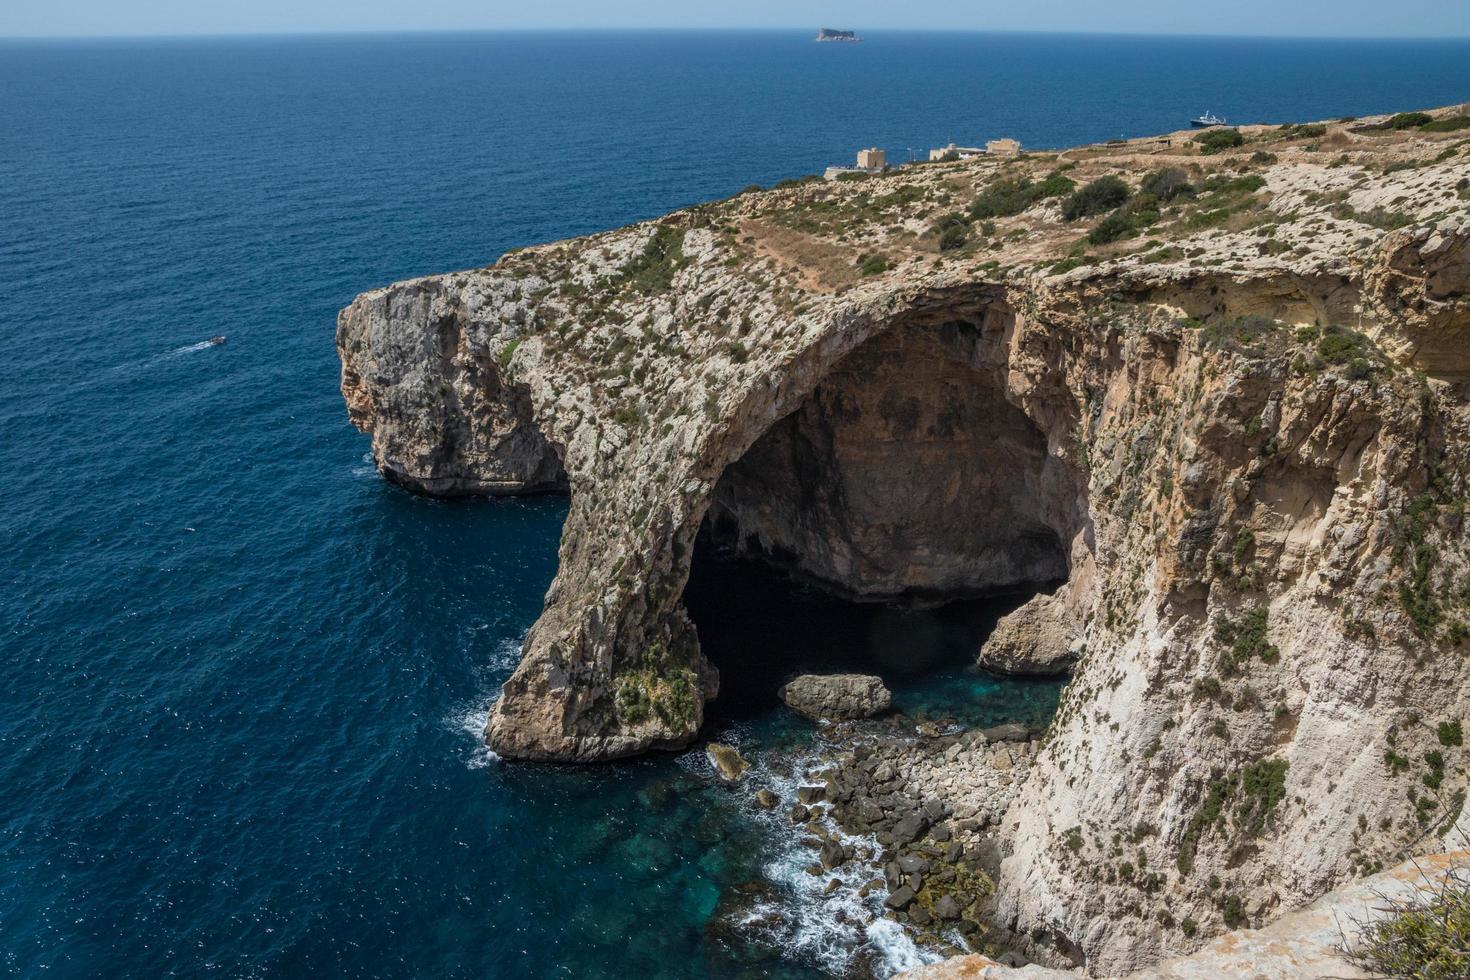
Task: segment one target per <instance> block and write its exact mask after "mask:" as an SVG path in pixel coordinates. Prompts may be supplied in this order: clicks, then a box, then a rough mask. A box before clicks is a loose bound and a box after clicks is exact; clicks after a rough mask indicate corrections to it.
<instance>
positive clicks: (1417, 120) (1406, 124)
mask: <svg viewBox="0 0 1470 980" xmlns="http://www.w3.org/2000/svg"><path fill="white" fill-rule="evenodd" d="M1432 122H1434V117H1433V116H1431V115H1430V114H1429V113H1427V112H1400V113H1398V114H1397V115H1395V116H1393V117H1392V118H1390V119H1389V120H1388V122H1387V123H1386V125H1387V126H1388V128H1389V129H1417V128H1419V127H1420V126H1424V125H1427V124H1429V123H1432Z"/></svg>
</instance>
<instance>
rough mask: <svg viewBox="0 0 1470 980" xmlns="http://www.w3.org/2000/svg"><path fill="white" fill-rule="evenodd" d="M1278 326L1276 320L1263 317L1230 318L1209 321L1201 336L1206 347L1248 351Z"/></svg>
mask: <svg viewBox="0 0 1470 980" xmlns="http://www.w3.org/2000/svg"><path fill="white" fill-rule="evenodd" d="M1280 326H1281V324H1280V323H1279V322H1277V321H1276V320H1272V319H1269V318H1267V317H1263V316H1232V317H1224V318H1222V319H1217V320H1211V321H1210V322H1209V323H1208V324H1205V325H1204V329H1203V330H1202V331H1201V335H1202V337H1203V340H1204V342H1205V345H1206V346H1208V347H1228V348H1232V349H1237V350H1239V349H1248V348H1249V347H1250V345H1252V344H1254V343H1255V342H1256V341H1258V340H1261V339H1262V338H1264V337H1267V336H1269V335H1270V334H1272V333H1275V332H1276V330H1277V329H1278V328H1279V327H1280Z"/></svg>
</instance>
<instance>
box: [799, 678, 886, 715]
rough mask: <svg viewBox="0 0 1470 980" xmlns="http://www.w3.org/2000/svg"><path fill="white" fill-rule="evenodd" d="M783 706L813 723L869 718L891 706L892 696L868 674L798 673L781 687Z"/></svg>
mask: <svg viewBox="0 0 1470 980" xmlns="http://www.w3.org/2000/svg"><path fill="white" fill-rule="evenodd" d="M781 700H782V701H784V702H786V705H787V707H789V708H791V709H792V710H793V711H796V712H799V713H800V714H803V715H806V716H807V717H808V718H811V719H813V720H814V721H844V720H849V719H853V718H871V717H873V716H874V715H881V714H882V713H883V712H885V711H887V710H888V709H889V708H891V707H893V694H892V692H890V691H889V690H888V688H887V687H886V686H884V684H883V679H882V678H881V677H874V676H872V675H871V674H802V675H801V676H800V677H793V678H792V679H791V680H789V681H787V682H786V683H785V684H784V685H782V687H781Z"/></svg>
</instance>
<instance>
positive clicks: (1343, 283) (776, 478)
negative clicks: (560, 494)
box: [338, 120, 1470, 974]
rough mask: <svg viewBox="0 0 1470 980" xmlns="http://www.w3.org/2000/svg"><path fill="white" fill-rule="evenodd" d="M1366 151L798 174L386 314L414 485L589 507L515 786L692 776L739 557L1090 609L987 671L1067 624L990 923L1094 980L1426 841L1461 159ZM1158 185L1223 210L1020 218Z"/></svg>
mask: <svg viewBox="0 0 1470 980" xmlns="http://www.w3.org/2000/svg"><path fill="white" fill-rule="evenodd" d="M1377 121H1380V122H1381V120H1377ZM1374 124H1375V120H1364V121H1359V122H1358V123H1355V124H1352V125H1345V124H1337V123H1326V124H1323V127H1322V129H1321V131H1320V133H1317V131H1315V130H1314V131H1313V133H1314V134H1315V135H1310V136H1307V135H1303V134H1301V133H1297V132H1294V131H1285V130H1275V129H1273V128H1271V127H1255V128H1247V129H1245V130H1244V131H1243V132H1244V135H1245V136H1246V137H1247V139H1248V142H1247V143H1246V145H1245V146H1243V147H1241V148H1240V149H1239V150H1238V151H1232V152H1227V153H1222V154H1216V155H1210V156H1207V155H1203V154H1202V153H1201V152H1200V150H1199V147H1198V145H1197V144H1196V143H1194V142H1193V141H1192V140H1191V137H1190V136H1189V135H1188V134H1173V135H1170V136H1164V137H1158V138H1153V139H1146V140H1134V141H1130V142H1127V143H1121V144H1117V145H1108V146H1098V147H1081V148H1077V149H1074V150H1069V151H1066V152H1064V153H1061V154H1032V155H1027V156H1026V157H1025V158H1023V159H1020V160H1017V161H1012V162H997V161H993V160H976V161H965V162H960V163H955V164H943V165H935V166H927V167H915V168H905V169H904V170H902V171H900V172H898V173H896V174H892V175H885V176H882V177H875V178H872V179H869V180H864V181H858V182H851V183H848V182H838V183H833V184H824V183H807V184H802V185H800V186H797V187H794V188H790V189H782V190H776V191H771V192H767V193H758V194H744V195H741V196H739V197H736V198H733V199H731V200H729V201H724V202H717V203H714V204H710V205H705V206H701V207H698V208H693V209H690V210H687V211H683V212H679V213H677V214H673V215H670V216H668V217H666V218H663V219H660V220H659V221H658V222H653V223H648V224H643V225H638V226H634V227H631V228H626V229H622V230H619V231H615V232H609V233H607V234H603V235H596V236H591V237H588V238H585V239H579V240H577V241H574V242H564V243H557V244H553V245H547V246H540V247H537V248H533V249H527V250H525V251H522V252H518V253H515V254H512V255H507V256H506V257H504V258H503V259H502V260H501V261H499V262H498V263H497V264H496V265H494V266H492V267H490V268H487V269H480V270H473V271H468V272H462V273H454V274H450V275H445V276H435V277H430V278H427V279H419V280H413V281H410V282H406V283H398V284H395V285H393V286H389V287H386V288H384V289H379V290H374V291H372V292H369V293H366V294H364V295H363V296H361V297H359V298H358V299H357V300H356V301H355V302H354V303H353V304H352V305H351V306H350V307H348V308H347V309H346V310H344V311H343V312H342V314H341V316H340V318H339V326H338V346H339V350H340V351H341V354H342V360H343V373H342V386H343V392H344V395H345V397H346V398H347V401H348V406H349V411H350V415H351V418H352V420H353V421H354V422H355V423H356V424H357V425H359V426H360V427H362V428H363V429H364V430H365V431H368V432H370V433H371V434H372V437H373V454H374V458H375V459H376V461H377V463H378V466H379V468H380V469H381V470H382V472H383V473H384V474H385V475H386V476H388V477H389V478H391V479H394V480H395V481H397V482H400V483H403V484H405V485H407V486H410V487H413V488H415V489H418V490H422V491H426V492H431V493H447V494H453V493H466V492H478V493H511V492H528V491H532V490H540V489H547V488H553V487H559V486H565V487H566V488H567V489H568V491H569V492H570V495H571V502H570V509H569V514H568V517H567V521H566V525H565V529H564V532H563V537H562V542H561V548H560V568H559V571H558V574H557V577H556V580H555V581H554V582H553V584H552V586H551V588H550V589H549V591H548V593H547V596H546V603H545V607H544V609H543V611H542V614H541V616H540V618H539V619H538V620H537V622H536V624H535V626H534V627H533V628H532V630H531V631H530V633H529V635H528V637H527V640H526V644H525V649H524V651H523V656H522V660H521V663H520V666H519V667H518V669H517V670H516V672H515V674H514V676H513V677H512V678H511V679H510V680H509V681H508V682H507V683H506V685H505V687H504V690H503V691H502V693H501V696H500V698H499V699H498V700H497V701H496V703H495V704H494V706H493V709H492V711H491V717H490V722H489V727H488V736H489V739H490V741H491V743H492V745H493V746H494V748H495V749H496V751H497V752H499V753H500V754H502V755H504V756H506V757H513V758H529V759H556V760H603V759H611V758H617V757H620V756H626V755H629V754H633V753H637V752H642V751H647V750H650V749H658V748H669V747H682V746H687V745H689V744H691V743H692V741H693V740H694V739H695V738H696V736H697V733H698V730H699V726H700V724H701V722H702V720H703V712H704V705H705V703H706V701H707V700H708V699H710V698H712V697H714V696H715V695H716V694H717V693H718V677H717V675H716V673H715V671H714V670H713V669H712V668H711V667H710V665H709V664H708V662H707V661H706V660H705V658H704V655H703V653H702V652H701V650H700V647H699V642H698V637H697V636H696V634H695V631H694V630H693V628H692V626H691V625H690V623H689V620H688V617H687V616H686V615H685V613H684V609H683V606H682V602H681V596H682V591H683V587H684V583H685V581H686V580H687V576H688V571H689V562H690V559H691V556H692V551H693V547H692V545H693V541H694V538H695V535H696V534H697V533H699V531H700V529H701V527H706V526H707V527H709V528H710V529H711V531H712V532H714V533H720V532H721V531H722V529H723V531H724V533H728V534H731V535H732V536H734V538H735V540H736V541H737V543H738V544H739V545H740V546H741V547H744V548H748V549H749V550H751V551H753V552H757V553H759V554H761V555H763V556H764V557H765V558H766V559H767V560H770V561H773V562H777V563H780V564H784V565H786V566H788V567H792V568H794V569H796V570H798V571H800V572H801V573H803V574H805V575H807V576H809V577H810V578H812V579H815V580H817V581H820V582H823V583H824V584H826V585H827V586H828V587H831V588H835V589H838V590H840V591H845V592H848V593H849V594H853V595H856V596H857V597H859V598H875V599H879V598H886V597H891V596H895V595H926V594H934V593H937V594H938V595H939V596H940V597H943V596H945V595H953V594H960V593H968V592H974V591H979V592H987V591H991V590H995V589H1000V588H1010V587H1025V588H1035V587H1041V586H1045V587H1047V588H1052V587H1055V585H1056V581H1055V580H1056V579H1058V578H1061V579H1065V585H1064V586H1063V587H1062V589H1061V591H1059V592H1058V593H1056V594H1057V595H1060V596H1061V597H1062V600H1061V601H1062V604H1063V605H1064V607H1065V608H1064V609H1063V610H1061V612H1062V613H1064V614H1065V615H1060V616H1057V617H1055V618H1053V617H1052V616H1051V615H1050V613H1049V612H1048V614H1047V615H1046V616H1042V615H1041V613H1042V606H1045V605H1048V604H1047V603H1037V604H1033V605H1034V606H1035V608H1031V607H1023V608H1029V609H1030V612H1028V613H1025V614H1023V615H1022V616H1021V617H1020V619H1017V620H1015V621H1013V622H1012V623H1011V624H1009V625H1008V626H1007V627H1006V628H1005V629H1004V630H1003V631H1002V632H1001V634H1000V637H999V640H998V641H997V643H998V645H997V647H996V649H997V651H999V650H1005V651H1007V652H1006V653H1005V656H1004V658H1003V659H1010V658H1012V657H1015V658H1022V655H1023V654H1024V656H1025V657H1031V656H1032V655H1033V654H1035V653H1036V652H1037V651H1040V652H1041V653H1047V652H1050V653H1053V654H1054V653H1055V651H1056V649H1057V648H1058V646H1059V645H1060V636H1057V635H1051V634H1050V633H1049V632H1048V631H1050V630H1051V626H1050V625H1046V624H1055V623H1063V624H1065V629H1064V631H1063V635H1065V637H1066V639H1067V644H1066V646H1067V649H1068V650H1069V651H1070V650H1075V651H1076V652H1077V655H1078V658H1077V662H1076V664H1075V666H1074V667H1073V680H1072V682H1071V684H1070V685H1069V687H1068V688H1067V691H1066V693H1065V696H1064V698H1063V702H1062V706H1061V709H1060V711H1059V713H1058V715H1057V717H1056V718H1055V720H1054V721H1053V723H1052V726H1051V728H1050V730H1049V731H1048V733H1047V736H1046V738H1045V739H1044V741H1043V743H1042V744H1041V746H1040V748H1039V749H1038V750H1037V751H1035V752H1034V754H1033V755H1032V756H1030V757H1028V760H1027V762H1028V764H1027V766H1026V767H1025V770H1024V773H1025V775H1024V778H1021V779H1017V780H1015V781H1014V797H1013V798H1012V799H1010V800H1009V802H1008V805H1007V808H1006V811H1005V813H1004V815H1003V816H1002V817H1001V818H1000V820H999V823H998V825H997V827H996V832H997V833H998V834H999V835H1000V836H1001V837H1002V838H1003V839H1004V840H1005V841H1006V844H1007V848H1008V853H1007V855H1006V857H1005V859H1004V862H1003V863H1002V864H1001V865H1000V868H999V873H998V876H997V879H996V882H995V884H996V896H995V914H996V916H997V918H998V921H999V923H1000V924H1001V925H1002V926H1004V927H1006V928H1008V929H1011V930H1014V931H1015V932H1016V933H1017V934H1020V935H1024V936H1029V937H1032V938H1034V939H1035V941H1036V942H1037V943H1038V944H1039V945H1040V946H1047V945H1048V944H1049V946H1050V948H1054V949H1057V950H1066V951H1068V952H1067V958H1069V959H1075V960H1076V961H1079V962H1082V963H1084V964H1085V966H1086V968H1087V969H1088V970H1090V971H1093V972H1096V973H1102V974H1107V973H1120V972H1125V971H1127V970H1131V969H1135V968H1137V967H1141V966H1143V965H1145V964H1148V963H1152V962H1156V961H1159V960H1161V959H1166V958H1168V957H1170V956H1174V955H1178V954H1181V953H1186V952H1189V951H1191V950H1193V949H1195V948H1196V947H1198V946H1199V945H1200V944H1202V943H1204V942H1206V941H1207V940H1208V939H1209V938H1210V937H1211V936H1214V935H1217V934H1219V933H1221V932H1223V931H1224V930H1225V929H1226V927H1227V918H1228V920H1229V921H1230V922H1231V923H1235V922H1239V921H1242V920H1243V921H1245V922H1247V923H1261V922H1265V921H1267V920H1269V919H1271V918H1273V917H1274V916H1276V915H1278V914H1280V913H1282V912H1284V911H1286V910H1289V909H1292V908H1296V907H1300V906H1302V905H1304V904H1305V903H1308V902H1310V901H1311V900H1312V899H1314V898H1316V897H1317V896H1319V895H1321V894H1323V893H1324V892H1326V891H1328V890H1329V889H1331V888H1332V887H1334V886H1335V885H1337V884H1338V883H1339V882H1341V881H1343V880H1344V879H1346V878H1348V877H1351V876H1353V875H1360V874H1364V873H1370V872H1372V871H1374V870H1375V869H1376V868H1378V867H1380V866H1382V865H1389V864H1393V863H1396V862H1397V861H1398V860H1399V859H1400V858H1401V857H1402V856H1403V855H1404V854H1406V853H1409V852H1410V851H1412V850H1413V849H1415V848H1419V847H1423V846H1425V845H1424V842H1425V841H1426V840H1432V839H1434V838H1435V836H1436V835H1438V834H1440V833H1442V832H1443V831H1444V828H1445V827H1447V826H1448V825H1449V824H1451V823H1453V822H1454V819H1455V817H1456V815H1457V814H1458V812H1459V810H1460V808H1461V807H1462V805H1463V800H1464V791H1465V789H1466V779H1465V775H1464V772H1465V768H1466V766H1467V761H1470V760H1467V759H1466V758H1465V755H1464V753H1465V749H1464V746H1463V738H1462V737H1458V736H1457V735H1456V732H1457V731H1458V729H1457V728H1455V727H1451V726H1455V725H1457V724H1458V723H1459V722H1460V720H1461V719H1464V718H1466V716H1467V715H1470V699H1467V683H1466V682H1467V679H1470V678H1467V666H1466V664H1467V661H1466V658H1465V657H1464V656H1463V652H1462V651H1463V649H1464V644H1465V643H1466V642H1467V633H1470V627H1467V625H1466V624H1467V623H1470V589H1467V588H1466V587H1465V582H1466V581H1467V579H1470V562H1467V558H1466V556H1467V551H1470V542H1467V531H1466V527H1465V521H1464V506H1465V500H1466V497H1467V493H1470V487H1467V474H1470V458H1467V456H1470V401H1467V393H1466V389H1465V387H1464V386H1465V383H1466V381H1467V379H1470V348H1467V347H1466V344H1465V339H1466V337H1467V336H1470V298H1467V296H1466V295H1465V283H1466V281H1467V277H1470V194H1467V188H1470V157H1467V156H1466V155H1465V148H1464V146H1463V144H1462V143H1459V142H1457V140H1456V136H1455V134H1453V133H1446V134H1439V133H1424V132H1419V131H1392V130H1383V129H1374V128H1372V126H1373V125H1374ZM1165 168H1177V169H1179V170H1180V171H1182V172H1183V174H1184V175H1185V176H1186V177H1187V179H1188V181H1189V182H1190V184H1191V185H1192V187H1193V188H1194V190H1193V191H1192V192H1191V195H1192V196H1191V195H1185V196H1182V197H1177V198H1174V199H1171V200H1169V201H1158V200H1154V201H1148V200H1146V199H1143V198H1142V197H1141V196H1139V195H1135V198H1134V200H1135V202H1136V203H1137V206H1138V207H1139V208H1141V209H1143V212H1142V213H1144V214H1145V215H1153V216H1154V217H1152V218H1150V219H1148V220H1150V221H1152V223H1151V224H1149V225H1148V226H1147V227H1146V228H1142V227H1140V228H1139V229H1137V230H1138V232H1139V233H1138V234H1137V235H1136V236H1135V237H1128V236H1127V235H1125V236H1124V237H1122V238H1119V239H1117V240H1114V241H1110V242H1105V241H1102V240H1103V239H1105V238H1106V237H1107V236H1106V235H1099V234H1095V233H1096V232H1099V231H1100V230H1102V229H1100V226H1099V225H1098V222H1099V221H1100V220H1101V219H1092V220H1090V221H1088V222H1067V221H1064V220H1063V219H1062V217H1061V208H1060V206H1059V205H1060V197H1047V196H1045V195H1044V194H1043V193H1042V192H1041V191H1037V194H1036V195H1032V196H1030V197H1027V198H1026V199H1025V200H1023V201H1022V203H1021V209H1020V211H1019V212H1018V213H1014V214H1008V213H1005V211H1007V210H1009V206H1006V207H1001V208H1000V209H999V210H997V209H996V207H994V206H992V204H987V203H986V202H987V201H990V202H993V201H994V199H995V196H996V195H997V194H1000V195H1001V196H1002V197H1003V198H1004V199H1005V200H1013V199H1014V196H1013V195H1012V196H1006V195H1009V194H1011V192H1010V191H1009V190H1007V188H1012V189H1013V188H1014V187H1016V186H1029V185H1024V184H1018V182H1021V181H1026V180H1030V181H1033V182H1034V183H1036V184H1040V183H1041V182H1042V181H1046V182H1047V186H1048V187H1052V186H1058V185H1059V183H1064V182H1065V181H1062V180H1060V179H1061V178H1065V180H1066V181H1074V182H1076V183H1078V184H1082V183H1085V182H1087V181H1090V180H1093V179H1096V178H1098V177H1100V176H1103V175H1109V174H1110V175H1115V176H1119V177H1121V178H1122V179H1123V180H1124V181H1126V182H1127V183H1128V184H1129V185H1130V186H1131V187H1134V188H1136V187H1138V186H1139V185H1140V184H1141V183H1142V181H1143V178H1144V177H1145V175H1147V174H1148V173H1150V172H1153V171H1157V170H1160V169H1165ZM1049 178H1055V179H1049ZM1028 193H1029V192H1028ZM1048 193H1049V192H1048ZM972 207H973V208H975V209H977V211H982V212H985V213H989V214H991V215H992V216H991V217H988V218H983V219H982V218H979V217H977V218H976V219H975V220H974V221H971V222H970V223H969V224H968V225H967V226H966V228H967V230H966V233H965V234H966V238H965V241H964V242H962V243H961V245H960V247H958V248H951V249H945V250H941V249H940V248H939V232H938V230H937V228H936V224H937V222H938V220H939V219H940V218H942V217H944V216H945V215H948V214H951V213H955V212H960V213H962V214H963V213H967V212H968V210H969V209H971V208H972ZM1149 209H1153V210H1149ZM1119 217H1120V218H1124V217H1127V216H1126V215H1122V216H1119ZM1130 220H1131V219H1130ZM961 221H962V223H963V218H961ZM1089 237H1090V238H1091V239H1092V240H1091V241H1089ZM1100 242H1101V243H1100ZM859 243H860V244H859ZM1044 625H1046V629H1043V628H1042V627H1043V626H1044ZM1023 627H1024V628H1023ZM997 656H999V654H997ZM1017 662H1019V659H1018V660H1017ZM1186 917H1187V918H1188V919H1189V920H1190V921H1192V922H1193V923H1194V924H1195V925H1194V928H1193V929H1192V930H1185V929H1184V928H1182V925H1181V923H1182V922H1183V921H1184V920H1185V918H1186Z"/></svg>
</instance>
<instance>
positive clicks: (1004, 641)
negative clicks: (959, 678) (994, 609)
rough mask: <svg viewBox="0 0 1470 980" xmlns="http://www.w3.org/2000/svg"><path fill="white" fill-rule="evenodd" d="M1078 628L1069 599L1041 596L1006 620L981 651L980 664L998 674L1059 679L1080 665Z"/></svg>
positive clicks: (996, 627) (1003, 617)
mask: <svg viewBox="0 0 1470 980" xmlns="http://www.w3.org/2000/svg"><path fill="white" fill-rule="evenodd" d="M1078 645H1079V640H1078V636H1077V627H1076V624H1075V623H1074V622H1073V619H1072V616H1071V612H1070V610H1069V609H1068V608H1067V604H1066V599H1065V597H1064V596H1063V595H1062V593H1061V592H1058V593H1057V594H1056V595H1039V596H1037V597H1036V598H1034V599H1032V600H1031V601H1030V602H1028V603H1026V604H1025V605H1024V606H1022V607H1021V608H1019V609H1017V610H1016V611H1015V612H1013V613H1011V614H1009V615H1007V616H1002V617H1001V619H1000V622H998V623H996V625H995V629H994V630H993V631H992V632H991V634H990V636H989V638H988V639H986V641H985V643H984V645H983V646H981V648H980V657H979V659H978V661H977V662H978V664H979V666H981V667H984V668H985V669H986V670H991V671H994V672H995V673H997V674H1017V675H1023V676H1036V677H1055V676H1060V675H1064V674H1068V673H1070V672H1071V670H1072V667H1073V665H1075V664H1076V663H1077V651H1078Z"/></svg>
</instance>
